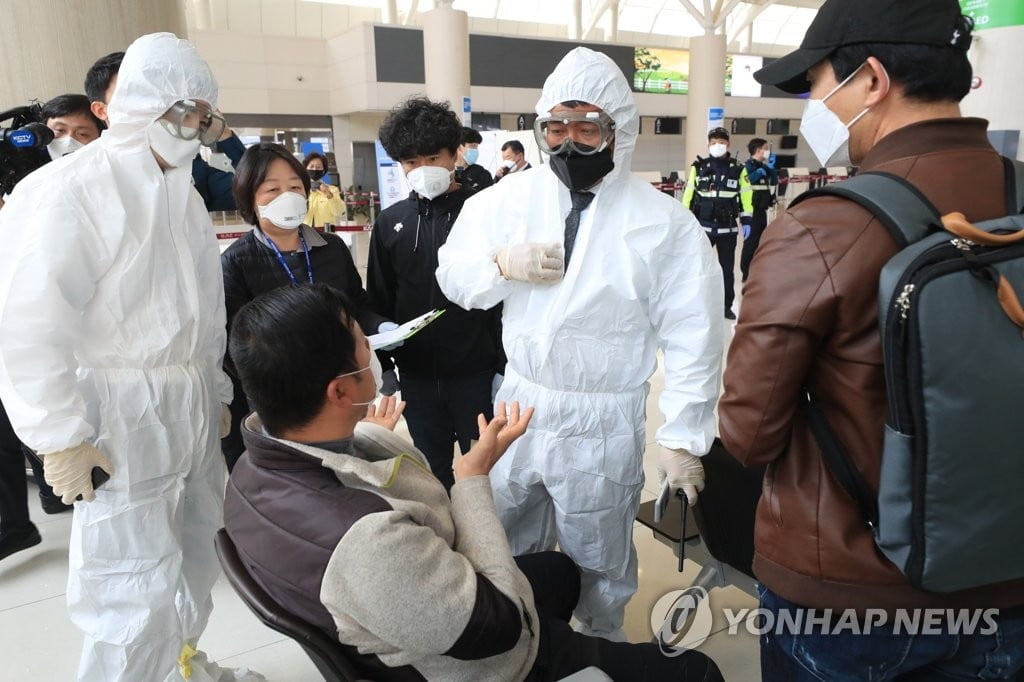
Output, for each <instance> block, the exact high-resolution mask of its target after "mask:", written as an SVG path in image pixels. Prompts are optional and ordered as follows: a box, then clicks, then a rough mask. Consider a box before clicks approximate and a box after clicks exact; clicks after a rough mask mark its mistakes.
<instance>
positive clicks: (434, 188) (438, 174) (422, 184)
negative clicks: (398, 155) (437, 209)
mask: <svg viewBox="0 0 1024 682" xmlns="http://www.w3.org/2000/svg"><path fill="white" fill-rule="evenodd" d="M453 172H454V171H451V170H448V169H447V168H445V167H443V166H419V167H418V168H414V169H413V170H411V171H409V172H408V173H407V174H406V176H405V179H406V180H408V181H409V187H412V189H413V191H414V192H416V193H417V194H419V195H420V196H424V197H426V198H427V199H434V198H437V197H439V196H441V195H442V194H444V193H445V192H447V191H448V188H449V187H451V184H452V173H453Z"/></svg>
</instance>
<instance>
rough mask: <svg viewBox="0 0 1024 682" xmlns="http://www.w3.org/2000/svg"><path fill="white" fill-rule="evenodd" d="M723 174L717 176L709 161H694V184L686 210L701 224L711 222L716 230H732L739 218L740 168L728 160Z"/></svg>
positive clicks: (741, 171) (732, 159)
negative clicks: (719, 228)
mask: <svg viewBox="0 0 1024 682" xmlns="http://www.w3.org/2000/svg"><path fill="white" fill-rule="evenodd" d="M728 163H729V165H728V166H727V167H726V169H725V172H724V173H717V172H716V171H715V168H714V166H713V165H712V159H710V158H708V159H697V160H696V161H694V162H693V165H694V167H695V168H696V169H697V180H696V183H695V186H694V191H693V200H692V202H691V205H690V210H691V211H693V213H694V215H696V216H697V219H698V220H700V221H701V222H704V223H706V222H709V221H713V222H714V223H715V224H716V225H717V226H719V227H733V228H735V226H736V219H737V218H738V217H739V215H740V175H741V174H742V173H743V166H741V165H740V164H738V163H736V159H734V158H730V159H729V162H728Z"/></svg>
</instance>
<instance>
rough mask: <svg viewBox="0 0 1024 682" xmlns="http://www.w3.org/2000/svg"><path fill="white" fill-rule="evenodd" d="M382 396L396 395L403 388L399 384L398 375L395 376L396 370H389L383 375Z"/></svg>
mask: <svg viewBox="0 0 1024 682" xmlns="http://www.w3.org/2000/svg"><path fill="white" fill-rule="evenodd" d="M380 378H381V386H380V394H381V395H394V394H395V393H397V392H398V391H399V390H401V387H400V386H399V384H398V375H397V374H395V370H393V369H389V370H388V371H386V372H384V373H383V374H382V375H381V377H380Z"/></svg>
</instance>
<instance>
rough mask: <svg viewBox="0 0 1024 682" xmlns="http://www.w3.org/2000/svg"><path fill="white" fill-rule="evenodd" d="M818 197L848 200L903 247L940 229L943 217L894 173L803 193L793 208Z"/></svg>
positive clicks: (872, 173) (856, 178)
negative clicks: (883, 226)
mask: <svg viewBox="0 0 1024 682" xmlns="http://www.w3.org/2000/svg"><path fill="white" fill-rule="evenodd" d="M819 196H834V197H842V198H844V199H849V200H850V201H853V202H855V203H857V204H859V205H860V206H863V207H864V208H865V209H867V210H868V211H870V212H871V213H872V214H873V215H874V216H875V217H876V218H878V219H879V220H880V221H881V222H882V224H883V225H885V227H886V229H888V230H889V234H891V235H892V237H893V239H895V240H896V243H897V244H899V245H900V247H901V248H902V247H905V246H907V245H909V244H913V243H914V242H916V241H920V240H921V239H923V238H924V237H925V236H926V235H927V234H928V233H929V232H930V231H931V230H932V228H933V226H939V225H941V224H942V223H941V220H940V219H941V216H940V215H939V212H938V210H936V208H935V206H934V205H933V204H932V202H930V201H929V200H928V198H927V197H926V196H924V195H923V194H921V191H920V190H918V189H917V188H916V187H914V186H913V185H912V184H910V183H909V182H907V180H905V179H904V178H901V177H899V176H898V175H892V174H891V173H881V172H876V171H868V172H866V173H861V174H860V175H857V176H854V177H852V178H850V179H849V180H843V181H842V182H839V183H836V184H833V185H825V186H824V187H819V188H817V189H812V190H810V191H809V192H804V193H803V194H801V195H800V196H798V197H797V198H796V199H794V200H793V201H792V202H791V203H790V205H789V206H790V208H792V207H793V206H796V205H797V204H799V203H801V202H803V201H806V200H807V199H812V198H814V197H819Z"/></svg>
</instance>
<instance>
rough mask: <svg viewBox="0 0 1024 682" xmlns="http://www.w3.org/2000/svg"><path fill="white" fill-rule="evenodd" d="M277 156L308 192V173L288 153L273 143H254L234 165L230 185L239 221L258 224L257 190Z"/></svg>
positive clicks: (307, 192)
mask: <svg viewBox="0 0 1024 682" xmlns="http://www.w3.org/2000/svg"><path fill="white" fill-rule="evenodd" d="M277 159H284V160H285V161H287V162H288V165H289V166H291V167H292V169H293V170H294V171H295V174H296V175H298V176H299V179H301V180H302V185H303V186H304V187H305V188H306V194H309V187H310V180H309V173H307V172H306V169H305V167H304V166H303V165H302V164H300V163H299V161H298V159H296V158H295V156H294V155H292V153H291V152H289V151H288V150H287V149H285V148H284V147H282V146H281V145H279V144H277V143H276V142H260V143H259V144H254V145H253V146H251V147H249V148H248V149H246V150H245V153H244V154H242V158H241V159H240V160H239V161H238V166H236V167H235V179H234V181H233V182H232V184H231V193H232V194H233V195H234V197H235V205H236V206H238V212H239V213H240V214H241V215H242V220H244V221H245V222H246V223H248V224H250V225H259V217H258V216H257V215H256V190H257V188H259V186H260V185H262V184H263V181H264V180H266V179H267V170H268V169H269V168H270V164H271V163H273V162H274V161H276V160H277Z"/></svg>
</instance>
